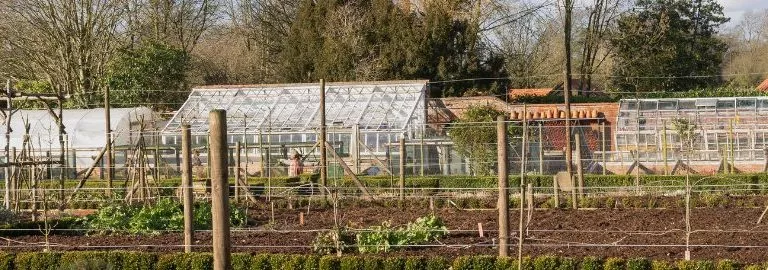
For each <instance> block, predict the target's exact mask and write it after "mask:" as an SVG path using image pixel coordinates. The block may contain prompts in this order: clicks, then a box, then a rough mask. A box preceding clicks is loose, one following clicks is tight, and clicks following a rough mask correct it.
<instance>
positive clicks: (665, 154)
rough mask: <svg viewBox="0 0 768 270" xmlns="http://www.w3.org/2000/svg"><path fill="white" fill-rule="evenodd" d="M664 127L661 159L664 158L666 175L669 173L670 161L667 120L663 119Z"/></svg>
mask: <svg viewBox="0 0 768 270" xmlns="http://www.w3.org/2000/svg"><path fill="white" fill-rule="evenodd" d="M661 126H662V128H663V130H662V132H661V159H663V160H664V175H669V162H667V121H666V120H661Z"/></svg>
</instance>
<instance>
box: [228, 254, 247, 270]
mask: <svg viewBox="0 0 768 270" xmlns="http://www.w3.org/2000/svg"><path fill="white" fill-rule="evenodd" d="M251 258H252V256H251V254H248V253H232V269H233V270H247V269H249V267H250V265H251V264H252V262H251Z"/></svg>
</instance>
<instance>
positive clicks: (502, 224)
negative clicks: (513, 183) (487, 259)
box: [496, 115, 509, 257]
mask: <svg viewBox="0 0 768 270" xmlns="http://www.w3.org/2000/svg"><path fill="white" fill-rule="evenodd" d="M505 120H506V119H505V118H504V116H503V115H500V116H498V117H497V118H496V152H497V153H498V156H497V167H498V178H499V179H498V180H499V183H498V186H499V201H498V204H497V205H496V208H497V209H498V211H499V221H498V222H499V256H504V257H506V256H509V191H508V190H507V185H508V182H507V173H508V171H507V123H506V122H505Z"/></svg>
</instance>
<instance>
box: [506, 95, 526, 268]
mask: <svg viewBox="0 0 768 270" xmlns="http://www.w3.org/2000/svg"><path fill="white" fill-rule="evenodd" d="M527 110H528V108H527V105H525V104H523V111H527ZM505 143H506V142H505ZM521 145H522V148H521V151H520V208H519V210H520V212H519V214H520V216H519V219H518V221H519V223H518V231H517V237H518V240H517V260H518V264H517V267H518V269H522V267H523V265H522V262H523V240H524V239H525V237H524V236H523V207H524V205H525V173H526V171H525V168H526V155H527V154H526V150H527V147H528V113H527V112H526V113H525V115H523V141H522V142H521ZM505 146H506V145H505Z"/></svg>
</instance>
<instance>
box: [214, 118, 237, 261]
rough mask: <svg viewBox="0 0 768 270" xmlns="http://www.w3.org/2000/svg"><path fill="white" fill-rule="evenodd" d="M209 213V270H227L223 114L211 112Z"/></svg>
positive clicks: (227, 229)
mask: <svg viewBox="0 0 768 270" xmlns="http://www.w3.org/2000/svg"><path fill="white" fill-rule="evenodd" d="M208 121H209V136H210V141H209V145H210V149H209V152H208V158H209V160H208V162H209V163H210V164H211V197H212V201H213V203H212V207H211V210H212V212H213V269H215V270H227V269H230V268H231V267H232V265H231V264H230V258H231V254H230V251H231V250H230V249H231V243H230V238H229V234H230V231H229V181H228V180H227V179H228V178H229V177H228V175H227V174H228V168H227V167H228V166H227V163H228V160H227V113H226V111H224V110H212V111H211V112H210V113H209V116H208Z"/></svg>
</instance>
